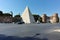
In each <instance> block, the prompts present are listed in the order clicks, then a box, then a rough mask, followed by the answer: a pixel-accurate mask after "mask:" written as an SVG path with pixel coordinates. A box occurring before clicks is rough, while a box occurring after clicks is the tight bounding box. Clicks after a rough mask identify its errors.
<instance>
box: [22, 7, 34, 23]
mask: <svg viewBox="0 0 60 40" xmlns="http://www.w3.org/2000/svg"><path fill="white" fill-rule="evenodd" d="M21 17H22V19H23V21H24V22H25V23H34V22H35V20H34V18H33V16H32V14H31V12H30V10H29V8H28V7H26V9H25V10H24V12H23V14H22V16H21Z"/></svg>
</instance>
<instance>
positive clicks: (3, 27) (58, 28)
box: [0, 23, 60, 40]
mask: <svg viewBox="0 0 60 40" xmlns="http://www.w3.org/2000/svg"><path fill="white" fill-rule="evenodd" d="M37 33H39V34H41V35H38V36H37V37H38V38H48V39H49V40H60V24H49V23H48V24H47V23H46V24H0V34H4V35H7V36H19V37H27V36H30V37H32V36H33V35H35V34H37Z"/></svg>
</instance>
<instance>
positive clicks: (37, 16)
mask: <svg viewBox="0 0 60 40" xmlns="http://www.w3.org/2000/svg"><path fill="white" fill-rule="evenodd" d="M33 17H34V19H35V22H37V20H38V18H39V17H40V16H39V15H36V14H34V15H33Z"/></svg>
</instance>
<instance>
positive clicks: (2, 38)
mask: <svg viewBox="0 0 60 40" xmlns="http://www.w3.org/2000/svg"><path fill="white" fill-rule="evenodd" d="M0 40H48V39H47V38H43V39H40V38H34V37H16V36H6V35H3V34H0Z"/></svg>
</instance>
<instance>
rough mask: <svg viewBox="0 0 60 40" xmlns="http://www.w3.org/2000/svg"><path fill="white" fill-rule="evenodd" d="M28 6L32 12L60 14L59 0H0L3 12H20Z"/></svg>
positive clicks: (0, 7)
mask: <svg viewBox="0 0 60 40" xmlns="http://www.w3.org/2000/svg"><path fill="white" fill-rule="evenodd" d="M26 6H28V7H29V9H30V10H31V12H32V14H39V15H42V14H44V13H45V14H47V15H48V16H51V15H52V14H53V13H58V14H59V16H60V0H0V10H1V11H3V12H10V11H13V13H14V15H16V14H19V13H20V14H22V13H23V11H24V9H25V7H26Z"/></svg>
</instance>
